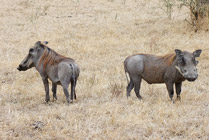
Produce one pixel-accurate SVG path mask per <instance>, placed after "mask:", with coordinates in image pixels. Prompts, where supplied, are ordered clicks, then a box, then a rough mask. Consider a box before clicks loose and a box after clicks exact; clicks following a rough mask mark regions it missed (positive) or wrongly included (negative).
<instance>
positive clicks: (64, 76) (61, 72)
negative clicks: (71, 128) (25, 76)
mask: <svg viewBox="0 0 209 140" xmlns="http://www.w3.org/2000/svg"><path fill="white" fill-rule="evenodd" d="M47 43H48V42H45V43H41V42H40V41H38V42H36V43H35V45H34V47H32V48H30V50H29V53H28V55H27V56H26V57H25V58H24V59H23V61H22V62H21V63H20V65H19V67H18V68H17V69H18V70H19V71H26V70H27V69H30V68H32V67H35V68H36V69H37V70H38V72H39V73H40V75H41V77H42V80H43V83H44V87H45V92H46V98H45V100H46V102H48V101H50V97H49V83H48V78H49V79H50V80H51V81H52V92H53V99H55V100H56V99H57V95H56V90H57V85H62V87H63V90H64V93H65V96H66V99H67V102H68V103H70V102H72V101H73V97H74V99H76V93H75V87H76V82H77V79H78V76H79V73H80V69H79V66H78V64H77V63H76V62H75V60H73V59H71V58H68V57H65V56H62V55H59V54H58V53H56V52H55V51H54V50H52V49H50V48H49V47H47V46H46V44H47ZM70 83H71V97H70V99H69V92H68V86H69V84H70Z"/></svg>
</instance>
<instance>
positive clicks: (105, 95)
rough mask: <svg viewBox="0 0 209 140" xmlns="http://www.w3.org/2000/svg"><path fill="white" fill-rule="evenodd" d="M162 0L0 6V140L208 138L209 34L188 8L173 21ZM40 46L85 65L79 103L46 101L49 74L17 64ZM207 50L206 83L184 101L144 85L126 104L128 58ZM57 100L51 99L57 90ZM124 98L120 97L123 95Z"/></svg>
mask: <svg viewBox="0 0 209 140" xmlns="http://www.w3.org/2000/svg"><path fill="white" fill-rule="evenodd" d="M159 5H160V4H159V0H98V1H97V0H53V1H52V0H45V1H41V0H10V1H9V0H0V8H1V10H0V86H1V91H0V139H2V140H3V139H20V140H23V139H49V140H51V139H53V140H62V139H63V140H64V139H81V140H82V139H117V140H127V139H176V140H177V139H189V140H191V139H205V140H206V139H209V94H208V93H209V89H208V85H209V81H208V77H209V73H208V71H209V60H208V59H209V56H208V53H209V40H208V39H209V32H208V31H207V30H201V31H198V32H197V33H195V32H194V30H193V29H192V27H190V26H189V25H188V23H187V22H185V21H184V19H185V18H189V12H188V11H187V10H186V9H182V10H181V11H179V10H177V9H174V13H173V17H172V20H168V19H167V17H166V14H165V13H164V12H163V11H162V9H161V8H160V6H159ZM38 40H42V41H43V40H47V41H49V46H50V47H51V48H53V49H54V50H56V51H57V52H58V53H60V54H63V55H66V56H69V57H72V58H74V59H76V60H77V62H78V63H79V64H80V67H81V75H80V78H79V81H78V85H77V89H76V90H77V97H78V100H77V101H76V102H74V103H73V104H71V105H69V106H68V105H66V99H65V96H64V94H63V91H62V89H61V87H59V88H58V100H57V101H56V102H50V103H49V104H45V101H44V100H45V99H44V98H45V93H44V87H43V84H42V81H41V77H40V76H39V74H38V72H37V71H36V70H35V69H34V68H33V69H30V70H28V71H26V72H18V71H17V70H16V67H17V66H18V64H19V63H20V62H21V60H22V59H23V58H24V57H25V55H26V54H27V52H28V50H29V48H30V47H31V46H32V45H33V44H34V43H35V42H36V41H38ZM176 48H178V49H182V50H189V51H194V50H195V49H202V50H203V52H202V54H201V57H200V58H199V61H200V63H199V64H198V70H199V78H198V79H197V80H196V81H195V82H192V83H189V82H184V83H183V89H182V90H183V91H182V95H181V96H182V102H176V103H175V104H173V103H171V102H170V100H169V97H168V93H167V90H166V87H165V85H164V84H162V85H148V84H147V83H146V82H143V83H142V89H141V95H142V97H143V98H144V99H143V101H139V100H138V99H136V96H135V94H134V92H133V91H132V96H131V98H130V99H128V100H127V98H126V96H125V87H126V85H127V82H126V79H125V75H124V70H123V61H124V59H125V58H126V57H127V56H129V55H131V54H135V53H141V52H142V53H153V54H157V55H161V54H165V53H168V52H174V49H176ZM50 95H51V97H52V94H51V93H50ZM116 95H118V97H115V96H116Z"/></svg>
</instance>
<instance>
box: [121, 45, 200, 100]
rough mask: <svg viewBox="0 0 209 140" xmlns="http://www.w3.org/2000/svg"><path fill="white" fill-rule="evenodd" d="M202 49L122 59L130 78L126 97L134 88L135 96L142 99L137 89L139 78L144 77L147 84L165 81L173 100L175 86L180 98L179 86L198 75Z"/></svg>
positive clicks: (140, 55) (138, 55)
mask: <svg viewBox="0 0 209 140" xmlns="http://www.w3.org/2000/svg"><path fill="white" fill-rule="evenodd" d="M201 52H202V50H196V51H194V52H193V53H189V52H187V51H183V52H182V51H181V50H178V49H176V50H175V53H173V54H167V55H165V56H155V55H151V54H137V55H133V56H129V57H128V58H126V59H125V61H124V69H125V73H126V78H127V80H128V77H127V73H128V75H129V78H130V82H129V81H128V86H127V89H126V90H127V97H129V96H130V92H131V90H132V89H133V88H134V91H135V93H136V96H137V97H138V98H139V99H142V97H141V96H140V93H139V90H140V87H141V80H142V79H144V80H145V81H146V82H147V83H149V84H155V83H165V84H166V87H167V90H168V93H169V97H170V99H171V100H173V95H174V90H173V85H174V84H175V87H176V94H177V100H181V98H180V93H181V86H182V82H183V81H184V80H188V81H194V80H196V79H197V77H198V73H197V68H196V65H197V64H198V61H196V60H195V58H196V57H199V56H200V54H201Z"/></svg>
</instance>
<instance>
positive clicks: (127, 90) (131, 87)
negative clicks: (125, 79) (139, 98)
mask: <svg viewBox="0 0 209 140" xmlns="http://www.w3.org/2000/svg"><path fill="white" fill-rule="evenodd" d="M133 88H134V83H133V81H132V79H131V78H130V82H129V84H128V86H127V87H126V95H127V98H128V97H129V96H131V94H130V93H131V90H132V89H133Z"/></svg>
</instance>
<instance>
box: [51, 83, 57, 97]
mask: <svg viewBox="0 0 209 140" xmlns="http://www.w3.org/2000/svg"><path fill="white" fill-rule="evenodd" d="M52 92H53V100H57V94H56V93H57V84H55V83H52Z"/></svg>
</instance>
